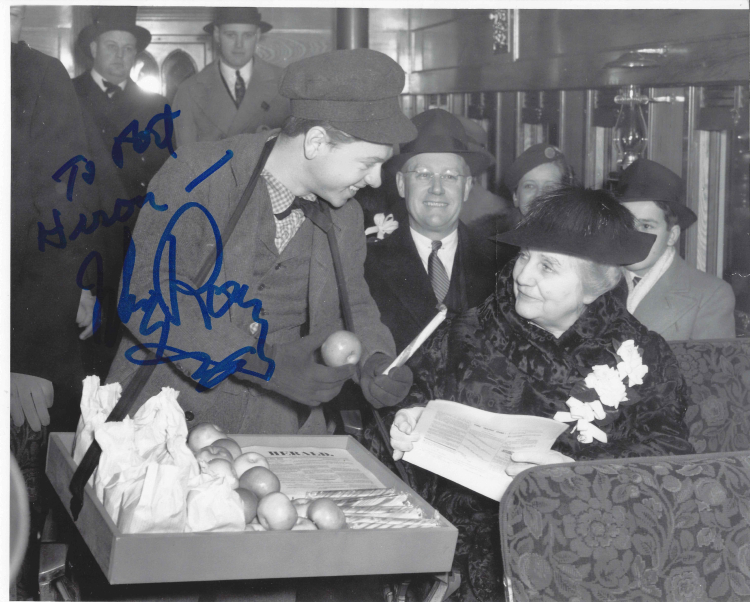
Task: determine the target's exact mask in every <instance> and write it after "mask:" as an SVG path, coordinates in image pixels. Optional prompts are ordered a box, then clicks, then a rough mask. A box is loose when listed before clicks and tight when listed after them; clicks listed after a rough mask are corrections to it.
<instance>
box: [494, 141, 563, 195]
mask: <svg viewBox="0 0 750 602" xmlns="http://www.w3.org/2000/svg"><path fill="white" fill-rule="evenodd" d="M556 161H560V162H562V163H563V164H564V165H565V166H567V165H568V162H567V161H566V160H565V155H563V152H562V151H561V150H560V149H559V148H557V147H556V146H553V145H551V144H546V143H542V144H534V145H532V146H530V147H529V148H527V149H526V150H525V151H523V152H522V153H521V154H520V155H518V157H517V158H516V160H515V161H513V163H512V164H511V166H510V167H509V168H508V170H507V171H506V172H505V174H504V175H503V182H504V184H505V186H506V187H507V188H508V190H510V191H511V192H515V191H516V188H518V183H519V182H520V181H521V178H523V177H524V176H525V175H526V174H527V173H529V172H530V171H531V170H532V169H535V168H537V167H539V166H540V165H544V164H545V163H555V162H556ZM563 171H564V170H563ZM563 175H565V174H563Z"/></svg>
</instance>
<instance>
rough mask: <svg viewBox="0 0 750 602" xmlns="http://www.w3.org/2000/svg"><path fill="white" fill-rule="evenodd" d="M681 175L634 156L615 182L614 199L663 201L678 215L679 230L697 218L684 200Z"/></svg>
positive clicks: (622, 201) (624, 200) (624, 201)
mask: <svg viewBox="0 0 750 602" xmlns="http://www.w3.org/2000/svg"><path fill="white" fill-rule="evenodd" d="M683 199H684V187H683V182H682V178H681V177H680V176H678V175H677V174H676V173H674V172H673V171H672V170H671V169H668V168H666V167H664V166H663V165H660V164H659V163H656V162H655V161H649V160H648V159H637V160H636V161H635V162H633V163H632V164H631V165H630V166H628V167H627V168H626V169H625V170H624V171H623V172H622V175H621V176H620V181H619V182H618V183H617V200H618V201H620V202H621V203H629V202H634V201H662V202H664V203H668V204H669V206H670V208H671V209H672V211H674V213H675V215H676V216H677V223H678V224H679V225H680V229H682V230H685V229H686V228H687V227H688V226H690V225H692V224H693V223H694V222H695V221H696V220H697V219H698V217H697V216H696V215H695V213H693V211H692V210H691V209H690V208H689V207H687V206H686V205H685V203H684V201H683Z"/></svg>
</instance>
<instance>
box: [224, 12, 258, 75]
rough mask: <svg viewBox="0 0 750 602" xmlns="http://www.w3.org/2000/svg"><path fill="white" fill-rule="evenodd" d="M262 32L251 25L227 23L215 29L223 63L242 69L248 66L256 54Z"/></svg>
mask: <svg viewBox="0 0 750 602" xmlns="http://www.w3.org/2000/svg"><path fill="white" fill-rule="evenodd" d="M259 37H260V30H259V29H258V26H257V25H252V24H250V23H227V24H225V25H219V26H217V27H214V42H215V43H216V45H217V46H218V47H219V54H220V55H221V60H222V62H223V63H224V64H225V65H227V66H229V67H232V68H233V69H240V68H242V67H244V66H245V65H247V63H249V62H250V60H251V59H252V58H253V55H254V54H255V45H256V44H257V43H258V38H259Z"/></svg>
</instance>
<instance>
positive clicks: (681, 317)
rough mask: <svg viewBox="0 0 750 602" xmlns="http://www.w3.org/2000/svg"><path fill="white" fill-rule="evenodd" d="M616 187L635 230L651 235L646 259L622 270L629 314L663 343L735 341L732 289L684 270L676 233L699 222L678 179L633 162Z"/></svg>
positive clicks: (686, 267) (641, 161) (647, 164)
mask: <svg viewBox="0 0 750 602" xmlns="http://www.w3.org/2000/svg"><path fill="white" fill-rule="evenodd" d="M618 186H619V189H618V192H619V200H620V202H621V203H623V204H624V205H625V207H627V208H628V209H629V210H630V212H631V213H632V214H633V215H634V216H635V218H636V223H637V227H638V229H639V230H640V231H641V232H646V233H648V234H655V235H656V242H655V243H654V246H653V247H652V248H651V252H650V253H649V255H648V257H647V258H646V259H645V260H643V261H642V262H640V263H637V264H634V265H629V266H627V271H626V280H627V283H628V291H629V292H628V301H627V305H628V310H629V311H630V312H631V313H632V314H633V315H634V316H635V317H636V318H638V320H640V321H641V322H642V323H643V324H644V325H645V326H647V327H648V328H649V329H650V330H653V331H655V332H658V333H659V334H660V335H662V336H663V337H664V338H665V339H667V340H668V341H670V340H687V339H724V338H734V336H735V322H734V293H733V291H732V287H731V286H730V285H729V284H728V283H727V282H724V281H723V280H721V279H720V278H716V277H715V276H711V275H710V274H706V273H705V272H701V271H700V270H697V269H695V268H694V267H692V266H690V265H688V264H687V263H686V262H685V260H684V259H682V257H680V255H679V253H678V252H677V249H676V247H677V243H678V242H679V240H680V233H681V232H682V231H684V230H686V229H687V228H688V227H689V226H690V225H692V224H693V223H694V222H695V221H696V220H697V219H698V218H697V217H696V215H695V213H693V212H692V211H691V210H690V209H689V208H688V207H687V206H686V205H685V204H684V201H683V189H684V187H683V182H682V179H681V178H680V177H679V176H678V175H677V174H675V173H674V172H673V171H671V170H669V169H667V168H666V167H664V166H663V165H660V164H659V163H655V162H654V161H649V160H647V159H638V160H637V161H635V162H634V163H633V164H632V165H630V166H629V167H628V168H627V169H625V171H623V173H622V177H621V178H620V182H619V185H618Z"/></svg>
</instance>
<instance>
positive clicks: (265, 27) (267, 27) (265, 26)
mask: <svg viewBox="0 0 750 602" xmlns="http://www.w3.org/2000/svg"><path fill="white" fill-rule="evenodd" d="M216 25H217V23H216V22H215V21H211V22H210V23H209V24H208V25H204V26H203V31H205V32H206V33H210V34H213V33H214V27H215V26H216ZM218 25H228V23H218ZM247 25H257V26H258V29H260V33H266V32H268V31H271V30H272V29H273V25H271V24H270V23H266V22H265V21H257V22H253V23H247Z"/></svg>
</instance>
